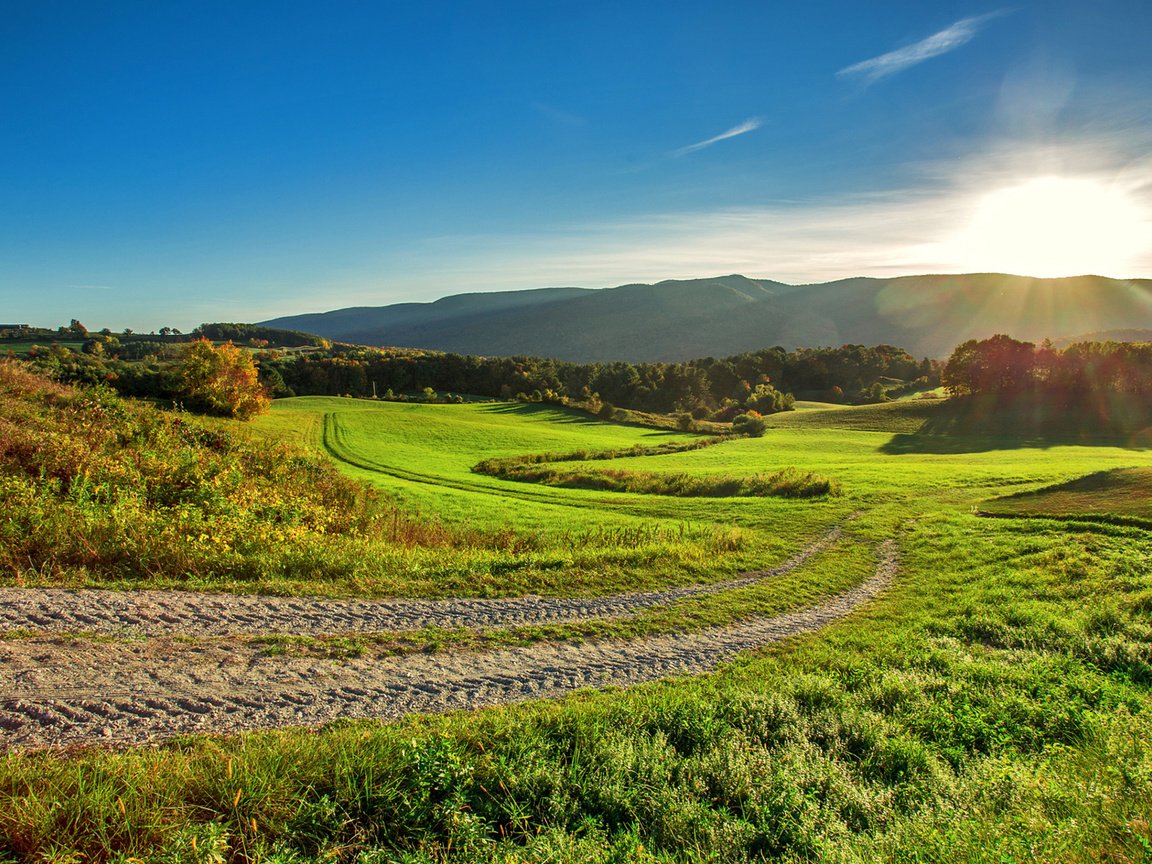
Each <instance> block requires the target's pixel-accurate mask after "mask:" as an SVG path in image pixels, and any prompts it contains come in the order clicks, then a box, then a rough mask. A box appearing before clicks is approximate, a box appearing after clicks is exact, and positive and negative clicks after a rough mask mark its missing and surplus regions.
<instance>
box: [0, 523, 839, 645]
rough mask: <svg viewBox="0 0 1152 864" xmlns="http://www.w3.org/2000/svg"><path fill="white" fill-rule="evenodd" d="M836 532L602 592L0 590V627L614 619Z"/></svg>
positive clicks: (796, 561)
mask: <svg viewBox="0 0 1152 864" xmlns="http://www.w3.org/2000/svg"><path fill="white" fill-rule="evenodd" d="M841 533H842V529H841V528H840V527H835V528H833V529H831V530H830V531H828V532H827V533H826V534H824V535H823V536H821V537H819V538H817V539H816V540H814V541H813V542H811V543H809V544H808V545H807V546H805V547H804V548H803V549H801V550H800V551H799V552H797V553H796V554H795V555H793V556H792V557H791V558H789V559H788V560H787V561H785V562H784V563H783V564H780V565H779V566H777V567H774V568H772V569H770V570H761V571H755V572H749V573H743V574H741V575H740V576H739V577H737V578H736V579H731V580H728V581H726V582H719V583H715V584H710V585H687V586H683V587H680V588H670V589H668V590H665V591H642V592H632V593H627V594H613V595H608V596H604V597H584V598H580V597H577V598H566V597H512V598H507V599H486V598H464V599H455V600H333V599H322V598H301V597H272V596H264V595H244V594H204V593H197V592H191V591H107V590H102V589H78V590H69V589H60V588H0V631H4V630H30V631H32V632H35V633H91V634H97V635H102V636H253V635H269V634H276V633H290V634H293V635H298V636H317V635H325V634H333V633H378V632H389V633H402V632H406V631H412V630H421V629H423V628H425V627H442V628H444V629H454V628H458V627H468V628H476V627H516V626H524V625H532V624H562V623H565V622H571V621H585V620H589V619H610V618H620V617H623V616H626V615H632V614H635V613H636V612H640V611H642V610H644V609H648V608H651V607H653V606H661V605H666V604H668V603H672V602H675V601H676V600H682V599H686V598H689V597H700V596H704V595H708V594H718V593H720V592H722V591H728V590H731V589H732V588H739V587H743V586H745V585H751V584H753V583H755V582H759V581H762V580H764V579H770V578H772V577H774V576H781V575H784V574H785V573H789V572H791V571H792V570H795V569H796V568H797V567H799V566H801V565H802V564H804V562H806V561H807V560H808V559H809V558H811V557H812V556H814V555H816V554H818V553H819V552H822V551H823V550H825V549H827V548H828V547H829V546H831V545H832V544H833V543H835V542H836V541H838V540H839V539H840V537H841Z"/></svg>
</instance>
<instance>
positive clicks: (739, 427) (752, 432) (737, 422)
mask: <svg viewBox="0 0 1152 864" xmlns="http://www.w3.org/2000/svg"><path fill="white" fill-rule="evenodd" d="M764 429H765V424H764V418H763V417H761V416H760V415H759V414H757V413H756V412H754V411H753V412H749V413H748V414H739V415H737V416H736V417H733V418H732V431H733V432H734V433H736V434H737V435H747V436H748V437H749V438H759V437H760V436H761V435H763V434H764Z"/></svg>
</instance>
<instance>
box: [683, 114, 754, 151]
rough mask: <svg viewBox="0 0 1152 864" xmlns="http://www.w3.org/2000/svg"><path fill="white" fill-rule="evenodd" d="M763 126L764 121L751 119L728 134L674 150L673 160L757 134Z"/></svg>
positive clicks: (723, 133) (734, 127)
mask: <svg viewBox="0 0 1152 864" xmlns="http://www.w3.org/2000/svg"><path fill="white" fill-rule="evenodd" d="M763 125H764V121H763V120H761V119H760V118H759V117H749V118H748V119H747V120H745V121H744V122H743V123H740V124H739V125H736V126H733V127H732V128H731V129H729V130H728V131H727V132H721V133H720V134H719V135H714V136H713V137H711V138H707V139H705V140H704V141H697V142H696V143H695V144H689V145H688V146H687V147H681V148H679V149H678V150H673V151H672V153H671V154H670V155H671V156H672V157H673V158H679V157H681V156H687V155H688V154H689V153H695V152H696V151H697V150H703V149H704V148H705V147H711V146H712V145H713V144H717V143H719V142H721V141H726V140H728V139H729V138H735V137H736V136H737V135H744V134H745V133H747V132H755V131H756V130H757V129H759V128H760V127H761V126H763Z"/></svg>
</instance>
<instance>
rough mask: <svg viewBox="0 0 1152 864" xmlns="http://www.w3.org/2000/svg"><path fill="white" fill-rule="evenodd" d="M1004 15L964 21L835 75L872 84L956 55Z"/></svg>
mask: <svg viewBox="0 0 1152 864" xmlns="http://www.w3.org/2000/svg"><path fill="white" fill-rule="evenodd" d="M1003 14H1004V11H1003V10H1000V11H997V12H989V13H988V14H986V15H977V16H975V17H972V18H961V19H960V20H959V21H957V22H956V23H955V24H953V25H951V26H950V27H945V28H944V29H943V30H941V31H940V32H939V33H933V34H932V35H931V36H929V37H928V38H927V39H921V40H920V41H919V42H916V43H914V44H912V45H908V46H906V47H904V48H898V49H896V50H895V51H889V52H888V53H887V54H881V55H880V56H879V57H873V58H872V59H871V60H863V61H861V62H860V63H854V64H852V65H851V66H845V67H844V68H843V69H841V70H840V71H839V72H837V73H836V74H837V75H840V76H842V77H855V76H859V77H861V78H863V79H864V80H865V82H866V83H868V84H872V83H874V82H876V81H879V80H881V79H882V78H887V77H888V76H890V75H895V74H896V73H898V72H903V71H904V70H905V69H909V68H911V67H913V66H915V65H917V64H919V63H923V62H924V61H925V60H931V59H932V58H933V57H939V56H940V55H941V54H947V53H948V52H949V51H955V50H956V49H957V48H959V47H961V46H962V45H966V44H967V43H968V42H971V41H972V39H973V38H975V37H976V35H977V34H978V33H979V32H980V31H981V30H982V29H984V25H985V24H987V23H988V22H989V21H991V20H992V19H993V18H998V17H999V16H1001V15H1003Z"/></svg>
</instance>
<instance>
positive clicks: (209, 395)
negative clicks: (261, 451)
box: [180, 339, 271, 420]
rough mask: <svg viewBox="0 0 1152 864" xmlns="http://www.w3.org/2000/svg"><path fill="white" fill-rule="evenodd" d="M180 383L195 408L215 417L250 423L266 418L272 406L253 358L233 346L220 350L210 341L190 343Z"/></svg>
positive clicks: (186, 350) (222, 347) (199, 340)
mask: <svg viewBox="0 0 1152 864" xmlns="http://www.w3.org/2000/svg"><path fill="white" fill-rule="evenodd" d="M180 380H181V383H182V388H183V394H184V395H185V396H186V397H188V399H189V400H190V401H191V402H192V403H193V405H195V406H197V407H199V408H201V409H203V410H205V411H207V412H209V413H212V414H220V415H223V416H225V417H235V418H236V419H238V420H247V419H249V418H251V417H254V416H256V415H257V414H263V413H264V412H265V411H267V410H268V405H269V404H270V402H271V400H270V399H269V397H268V393H267V391H266V390H265V389H264V386H263V385H262V384H261V383H260V379H259V376H258V373H257V370H256V364H255V363H253V362H252V355H251V354H249V353H248V352H247V351H245V350H243V349H242V348H237V347H236V346H235V345H233V344H232V343H231V342H225V343H224V344H223V345H220V346H219V347H215V346H213V345H212V343H211V342H209V341H208V340H207V339H198V340H196V341H195V342H190V343H189V344H188V346H187V347H186V348H185V349H184V362H183V363H182V364H181V367H180Z"/></svg>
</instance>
